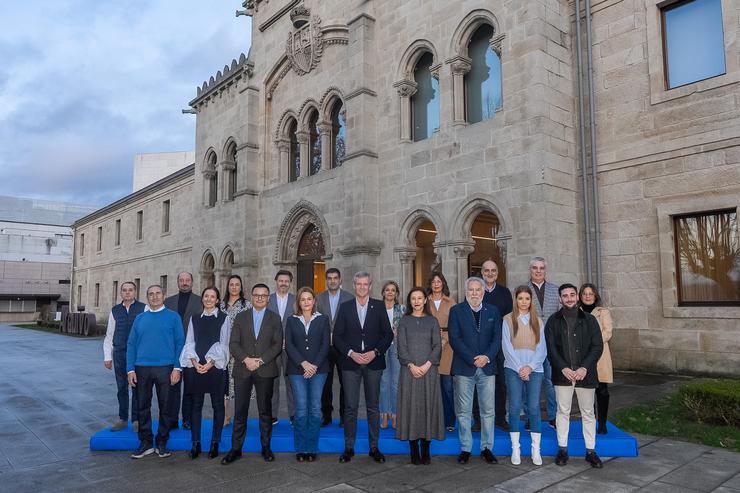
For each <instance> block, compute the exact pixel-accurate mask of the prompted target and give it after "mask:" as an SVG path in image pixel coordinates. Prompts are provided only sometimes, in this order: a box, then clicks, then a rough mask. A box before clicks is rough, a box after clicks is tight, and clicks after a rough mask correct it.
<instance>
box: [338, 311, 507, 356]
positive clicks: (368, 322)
mask: <svg viewBox="0 0 740 493" xmlns="http://www.w3.org/2000/svg"><path fill="white" fill-rule="evenodd" d="M367 303H368V306H367V313H366V314H365V325H364V326H362V325H360V319H359V317H358V316H357V302H356V301H355V298H352V299H351V300H349V301H345V302H344V303H342V304H341V305H339V309H338V310H337V320H336V322H334V347H335V348H337V351H339V367H340V368H341V369H342V370H358V369H359V368H360V365H358V364H357V363H355V361H354V360H353V359H352V358H350V357H349V356H347V354H348V353H349V351H350V349H351V350H352V351H355V352H358V353H362V352H367V351H373V350H375V351H376V352H377V353H378V354H377V356H376V357H375V359H373V360H372V361H371V362H370V364H369V365H367V367H368V369H370V370H385V358H384V357H383V355H384V354H385V352H386V351H387V350H388V348H389V347H390V345H391V342H393V330H391V323H390V322H389V321H388V313H387V312H386V311H385V304H384V303H383V302H382V301H380V300H376V299H373V298H370V299H369V300H368V302H367ZM499 332H500V331H499ZM363 342H364V343H365V350H364V351H363V349H362V347H363V346H362V344H363Z"/></svg>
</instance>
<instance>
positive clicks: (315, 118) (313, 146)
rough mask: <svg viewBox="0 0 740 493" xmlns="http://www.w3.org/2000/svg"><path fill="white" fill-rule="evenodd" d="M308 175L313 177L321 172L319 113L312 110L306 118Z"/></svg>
mask: <svg viewBox="0 0 740 493" xmlns="http://www.w3.org/2000/svg"><path fill="white" fill-rule="evenodd" d="M308 138H309V140H308V164H309V168H308V174H309V175H315V174H316V173H318V172H319V171H320V170H321V131H320V130H319V112H318V111H316V110H314V111H312V112H311V116H310V117H309V118H308Z"/></svg>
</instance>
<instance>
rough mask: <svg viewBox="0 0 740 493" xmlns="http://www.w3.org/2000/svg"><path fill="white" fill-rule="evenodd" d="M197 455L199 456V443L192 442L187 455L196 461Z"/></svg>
mask: <svg viewBox="0 0 740 493" xmlns="http://www.w3.org/2000/svg"><path fill="white" fill-rule="evenodd" d="M199 455H200V442H193V446H192V448H191V449H190V453H189V454H188V456H189V457H190V458H191V459H197V458H198V456H199Z"/></svg>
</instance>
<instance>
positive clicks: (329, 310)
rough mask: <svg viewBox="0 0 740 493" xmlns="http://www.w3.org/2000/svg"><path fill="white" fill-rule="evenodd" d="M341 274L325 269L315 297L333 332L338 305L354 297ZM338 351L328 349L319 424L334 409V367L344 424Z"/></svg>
mask: <svg viewBox="0 0 740 493" xmlns="http://www.w3.org/2000/svg"><path fill="white" fill-rule="evenodd" d="M341 286H342V274H341V272H339V269H337V268H336V267H331V268H329V269H326V291H324V292H323V293H321V294H319V296H318V297H317V298H316V306H317V307H318V310H319V313H321V314H323V315H326V316H327V317H328V318H329V328H330V329H331V332H332V334H333V333H334V324H335V322H336V320H337V313H339V305H341V304H342V303H344V302H345V301H349V300H351V299H353V298H354V297H353V296H352V295H351V294H350V293H349V292H347V291H345V290H344V289H342V288H341ZM339 360H340V356H339V352H338V351H337V349H336V348H335V347H334V346H332V347H331V348H330V349H329V373H328V374H327V375H326V382H325V383H324V391H323V392H322V394H321V415H322V419H321V426H328V425H329V424H331V413H332V412H333V411H334V405H333V403H334V402H333V401H334V392H333V390H334V388H333V387H334V367H336V368H337V376H338V378H339V426H343V425H344V387H343V384H342V372H341V371H340V369H339Z"/></svg>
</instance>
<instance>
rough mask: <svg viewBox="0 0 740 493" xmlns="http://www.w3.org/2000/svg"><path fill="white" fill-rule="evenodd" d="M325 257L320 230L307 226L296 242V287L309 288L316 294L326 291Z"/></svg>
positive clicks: (314, 226)
mask: <svg viewBox="0 0 740 493" xmlns="http://www.w3.org/2000/svg"><path fill="white" fill-rule="evenodd" d="M325 255H326V249H325V248H324V239H323V237H322V236H321V230H320V229H319V228H318V227H317V226H316V225H315V224H309V226H308V227H307V228H306V230H305V231H304V232H303V235H302V236H301V239H300V241H299V242H298V253H297V255H296V260H297V261H298V265H297V276H296V277H297V283H296V287H298V288H300V287H303V286H309V287H311V288H313V290H314V292H316V293H320V292H321V291H324V290H325V289H326V284H325V276H324V274H325V271H326V262H325V261H324V257H325Z"/></svg>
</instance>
